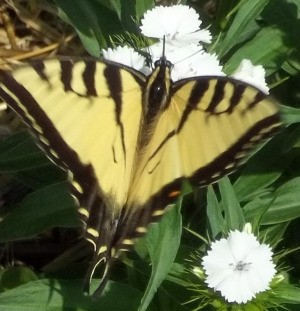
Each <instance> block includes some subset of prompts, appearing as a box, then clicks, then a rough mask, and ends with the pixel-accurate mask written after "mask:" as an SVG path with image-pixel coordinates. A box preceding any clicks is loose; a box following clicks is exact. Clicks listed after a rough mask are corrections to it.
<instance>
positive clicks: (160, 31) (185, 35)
mask: <svg viewBox="0 0 300 311" xmlns="http://www.w3.org/2000/svg"><path fill="white" fill-rule="evenodd" d="M141 23H142V26H141V27H140V28H141V31H142V33H143V35H145V36H147V37H151V38H159V39H163V37H164V36H165V40H166V42H171V43H172V44H173V45H176V46H182V45H186V44H189V43H192V42H193V43H198V42H199V41H201V42H205V43H210V42H211V38H212V37H211V34H210V32H209V31H208V30H200V25H201V23H202V22H201V20H199V15H198V14H197V12H196V11H195V10H194V9H192V8H190V7H189V6H186V5H173V6H170V7H165V6H157V7H155V8H154V9H152V10H149V11H147V12H146V13H145V15H144V17H143V19H142V21H141Z"/></svg>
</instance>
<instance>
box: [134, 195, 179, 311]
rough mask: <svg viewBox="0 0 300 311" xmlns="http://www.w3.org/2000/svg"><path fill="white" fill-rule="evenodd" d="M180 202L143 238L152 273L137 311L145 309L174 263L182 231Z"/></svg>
mask: <svg viewBox="0 0 300 311" xmlns="http://www.w3.org/2000/svg"><path fill="white" fill-rule="evenodd" d="M181 201H182V199H180V200H179V201H178V203H177V204H176V206H175V207H173V208H172V209H171V210H170V211H169V212H168V213H166V214H165V215H164V217H163V219H162V220H161V221H160V222H159V223H157V224H154V225H152V226H151V228H150V229H149V231H148V233H147V236H146V237H145V238H144V239H145V242H146V245H147V248H148V250H149V255H150V258H151V263H152V271H151V277H150V280H149V283H148V286H147V288H146V290H145V294H144V296H143V299H142V301H141V305H140V307H139V311H145V310H146V309H147V307H148V306H149V304H150V302H151V300H152V298H153V296H154V295H155V293H156V291H157V289H158V287H159V286H160V284H161V283H162V282H163V280H164V279H165V278H166V276H167V274H168V273H169V271H170V269H171V267H172V264H173V263H174V260H175V257H176V254H177V251H178V248H179V245H180V238H181V231H182V223H181V215H180V205H181Z"/></svg>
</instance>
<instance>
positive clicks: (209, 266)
mask: <svg viewBox="0 0 300 311" xmlns="http://www.w3.org/2000/svg"><path fill="white" fill-rule="evenodd" d="M272 255H273V252H272V251H271V248H270V246H268V245H266V244H260V243H259V242H258V241H257V238H256V237H255V236H254V235H253V234H252V233H250V234H249V233H247V232H239V231H237V230H236V231H231V232H230V234H229V236H228V238H227V239H221V240H219V241H216V242H214V243H212V245H211V250H210V251H208V253H207V255H206V256H205V257H203V263H202V264H203V269H204V271H205V273H206V276H207V277H206V280H205V282H206V283H207V285H208V287H210V288H213V289H214V290H216V291H220V293H221V295H222V296H223V297H224V298H225V299H226V300H227V301H228V302H237V303H246V302H247V301H249V300H251V299H252V298H254V297H255V296H256V294H258V293H260V292H262V291H265V290H267V289H269V283H270V281H271V280H272V278H273V276H274V275H275V273H276V270H275V265H274V263H273V262H272Z"/></svg>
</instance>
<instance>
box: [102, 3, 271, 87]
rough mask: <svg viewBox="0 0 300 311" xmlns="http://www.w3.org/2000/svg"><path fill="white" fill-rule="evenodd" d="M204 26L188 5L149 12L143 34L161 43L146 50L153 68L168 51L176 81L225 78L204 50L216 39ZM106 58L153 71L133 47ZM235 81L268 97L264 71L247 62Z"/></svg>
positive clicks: (238, 69)
mask: <svg viewBox="0 0 300 311" xmlns="http://www.w3.org/2000/svg"><path fill="white" fill-rule="evenodd" d="M201 23H202V22H201V20H200V19H199V15H198V14H197V12H196V11H195V10H194V9H192V8H190V7H189V6H185V5H174V6H170V7H164V6H157V7H155V8H154V9H152V10H149V11H147V12H146V13H145V15H144V17H143V19H142V21H141V24H142V25H141V27H140V29H141V31H142V34H143V35H144V36H146V37H151V38H157V39H159V41H158V43H156V44H154V45H152V46H149V47H147V48H146V49H145V51H146V52H148V53H150V56H151V60H152V62H153V63H152V68H153V66H154V63H155V61H156V60H158V59H160V58H161V57H162V53H163V51H164V52H165V56H166V58H167V59H168V60H169V61H170V62H171V63H172V64H173V68H172V72H171V78H172V80H173V81H177V80H180V79H184V78H189V77H196V76H225V74H224V72H223V71H222V66H221V65H220V63H219V61H218V59H217V55H216V54H210V53H207V52H206V51H205V50H204V47H203V45H202V44H203V43H206V44H208V43H211V39H212V36H211V34H210V32H209V30H207V29H201V28H200V26H201ZM163 45H165V46H163ZM103 55H104V58H105V59H107V60H111V61H114V62H118V63H121V64H124V65H126V66H129V67H132V68H134V69H136V70H138V71H141V72H142V73H144V74H146V75H147V74H150V73H151V71H152V70H151V68H149V67H147V66H146V60H145V58H144V57H143V56H142V55H140V54H138V53H137V52H135V51H134V50H133V49H132V48H129V47H118V48H116V49H114V50H112V49H108V50H107V51H106V50H103ZM232 77H233V78H235V79H238V80H241V81H244V82H246V83H249V84H252V85H254V86H255V87H257V88H259V89H260V90H262V91H263V92H265V93H268V87H267V85H266V82H265V71H264V68H263V67H262V66H253V65H252V63H251V62H250V61H249V60H243V61H242V62H241V64H240V66H239V67H238V68H237V70H236V72H235V73H234V74H233V75H232Z"/></svg>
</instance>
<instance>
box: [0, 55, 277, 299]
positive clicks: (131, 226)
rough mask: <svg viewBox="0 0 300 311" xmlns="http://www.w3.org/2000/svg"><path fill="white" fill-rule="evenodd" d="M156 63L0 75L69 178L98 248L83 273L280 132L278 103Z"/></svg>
mask: <svg viewBox="0 0 300 311" xmlns="http://www.w3.org/2000/svg"><path fill="white" fill-rule="evenodd" d="M170 73H171V64H170V63H169V62H168V61H167V60H166V59H165V58H164V57H162V58H161V59H160V60H159V62H158V63H157V65H156V68H155V69H154V71H153V73H152V74H151V75H150V76H149V77H145V76H144V75H142V74H141V73H139V72H137V71H135V70H133V69H131V68H128V67H125V66H122V65H120V64H117V63H112V62H102V61H97V60H93V59H89V60H88V59H87V60H75V59H67V60H57V59H54V60H45V61H36V62H33V63H32V64H31V65H27V66H25V67H21V68H20V69H18V70H16V71H14V72H13V73H12V75H10V74H8V73H5V72H2V73H1V86H0V97H2V98H3V99H4V100H5V101H6V102H7V104H8V105H9V106H10V107H11V108H12V109H13V110H14V111H15V112H16V113H17V114H18V115H19V116H20V117H21V118H22V119H23V120H24V122H25V123H26V124H27V125H28V126H29V127H30V129H31V131H32V132H33V134H34V135H35V137H36V138H37V141H38V143H39V145H40V146H41V148H42V149H43V150H45V151H46V153H47V155H48V156H49V157H50V158H51V159H52V160H53V161H54V162H55V163H56V164H58V165H59V166H61V167H62V168H63V169H65V170H67V171H68V172H69V173H70V183H71V185H72V192H73V195H74V197H75V198H76V201H77V205H78V211H79V214H80V217H81V219H82V221H83V223H84V226H85V238H86V239H87V240H88V241H89V242H90V243H91V245H92V246H93V249H94V258H93V260H92V263H91V266H90V269H89V271H88V273H87V277H86V284H88V283H89V281H90V279H91V277H92V275H93V273H94V270H95V268H96V267H97V266H98V265H99V264H100V263H104V266H105V269H104V274H103V282H101V285H100V287H99V289H98V290H97V292H98V293H99V292H101V290H102V289H103V286H104V284H105V280H106V277H107V275H106V274H107V272H108V270H109V267H110V265H111V261H112V260H113V258H115V257H118V255H119V254H120V251H122V250H127V249H129V248H130V247H131V246H132V244H133V238H135V237H138V236H140V235H142V234H144V233H145V232H146V228H147V226H148V225H149V223H151V222H154V221H157V220H158V219H159V218H160V217H161V216H162V215H163V213H164V210H165V207H166V206H167V205H168V204H170V203H172V202H174V200H175V199H176V198H177V197H178V195H179V194H180V190H181V185H182V182H183V181H184V180H188V181H190V182H191V183H193V184H195V185H198V186H199V185H206V184H208V183H210V182H214V181H216V180H217V179H219V178H220V177H222V176H223V175H225V174H227V173H230V172H232V171H233V170H234V169H235V168H236V167H237V166H238V165H240V163H241V162H242V160H243V158H244V157H245V155H246V154H247V152H248V151H249V150H250V149H252V148H253V146H255V145H256V144H257V143H258V142H259V141H260V140H261V139H264V138H267V137H270V136H271V135H272V134H273V133H274V132H276V131H277V130H278V128H279V127H280V118H279V113H278V106H277V105H276V103H274V101H273V100H272V99H270V98H268V97H267V96H266V95H265V94H263V93H262V92H260V91H259V90H257V89H256V88H254V87H251V86H249V85H247V84H245V83H242V82H240V81H236V80H233V79H229V78H225V77H195V78H188V79H184V80H180V81H177V82H175V83H173V82H172V81H171V78H170V76H171V74H170Z"/></svg>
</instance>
